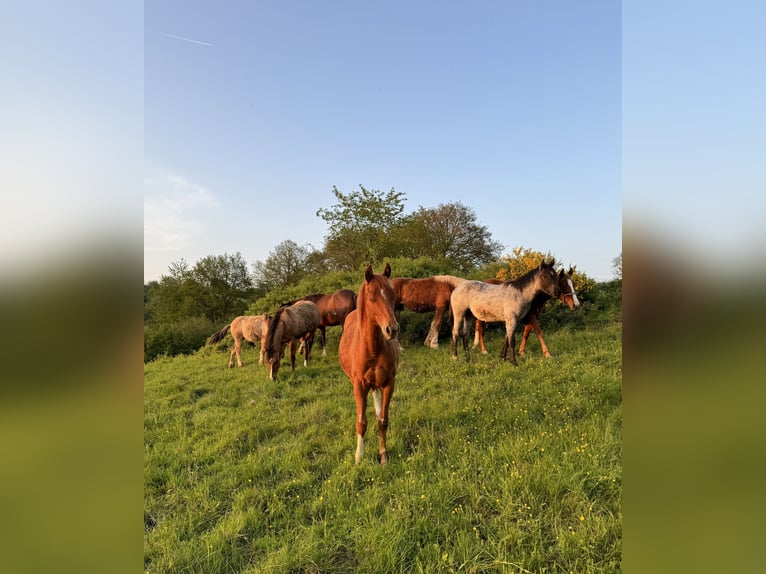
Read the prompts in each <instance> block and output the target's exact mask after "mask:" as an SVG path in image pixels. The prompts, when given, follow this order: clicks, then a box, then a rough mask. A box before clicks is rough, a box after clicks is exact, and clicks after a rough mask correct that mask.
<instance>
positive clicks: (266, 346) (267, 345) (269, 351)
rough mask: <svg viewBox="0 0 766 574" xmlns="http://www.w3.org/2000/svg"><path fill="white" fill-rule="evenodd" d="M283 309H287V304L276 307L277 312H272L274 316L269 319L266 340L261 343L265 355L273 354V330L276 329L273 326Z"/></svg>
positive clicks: (276, 323)
mask: <svg viewBox="0 0 766 574" xmlns="http://www.w3.org/2000/svg"><path fill="white" fill-rule="evenodd" d="M285 309H287V306H282V307H280V308H279V309H277V312H276V313H274V316H273V317H272V318H271V319H270V320H269V332H268V333H267V335H266V342H265V343H264V345H263V347H264V349H265V350H266V354H267V355H272V354H273V349H274V332H275V331H276V329H275V328H274V327H276V326H277V325H278V324H279V320H280V319H281V318H282V313H283V312H284V310H285ZM277 345H279V342H277Z"/></svg>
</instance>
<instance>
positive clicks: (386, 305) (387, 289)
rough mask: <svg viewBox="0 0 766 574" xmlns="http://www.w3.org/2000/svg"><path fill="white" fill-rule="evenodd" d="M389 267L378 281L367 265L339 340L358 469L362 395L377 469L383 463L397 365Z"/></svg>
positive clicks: (364, 420)
mask: <svg viewBox="0 0 766 574" xmlns="http://www.w3.org/2000/svg"><path fill="white" fill-rule="evenodd" d="M389 277H391V266H390V265H389V264H388V263H386V268H385V270H384V271H383V274H381V275H375V274H373V272H372V266H371V265H368V266H367V269H366V270H365V272H364V282H363V283H362V285H361V287H360V288H359V294H358V296H357V307H356V310H355V311H352V312H351V313H349V315H348V317H346V322H345V323H344V325H343V334H341V336H340V346H339V348H338V357H339V359H340V366H341V367H342V368H343V370H344V371H345V373H346V375H348V378H349V379H351V384H352V385H353V386H354V399H355V401H356V455H355V457H354V460H355V462H356V463H357V464H358V463H359V462H361V460H362V456H363V455H364V434H365V432H366V431H367V395H368V394H369V392H370V391H372V397H373V401H374V403H375V416H376V418H377V421H378V432H379V433H380V448H379V453H380V463H381V464H386V463H387V462H388V451H387V450H386V430H387V429H388V406H389V404H390V403H391V397H392V396H393V394H394V379H395V378H396V369H397V366H398V365H399V341H397V340H396V337H397V335H398V334H399V323H398V322H397V320H396V314H395V313H394V288H393V286H392V285H391V281H389Z"/></svg>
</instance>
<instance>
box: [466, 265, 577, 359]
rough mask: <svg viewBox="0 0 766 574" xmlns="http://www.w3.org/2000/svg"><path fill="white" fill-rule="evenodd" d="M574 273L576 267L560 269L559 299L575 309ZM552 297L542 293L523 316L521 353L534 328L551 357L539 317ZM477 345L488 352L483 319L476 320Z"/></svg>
mask: <svg viewBox="0 0 766 574" xmlns="http://www.w3.org/2000/svg"><path fill="white" fill-rule="evenodd" d="M573 274H574V268H573V267H570V268H569V271H564V270H563V269H562V270H561V271H559V280H558V281H559V296H558V300H559V301H561V302H562V303H564V304H565V305H566V306H567V307H569V309H570V310H572V311H574V310H575V309H577V308H578V307H580V300H579V299H578V298H577V293H575V288H574V283H572V275H573ZM485 283H491V284H493V285H500V284H502V283H503V281H502V280H501V279H486V280H485ZM550 300H551V298H550V296H549V295H547V294H546V293H540V294H538V295H537V296H535V298H534V299H533V300H532V304H531V305H530V307H529V312H528V313H527V314H526V315H524V317H522V319H521V321H522V323H523V324H524V333H523V334H522V336H521V344H520V345H519V355H523V354H524V350H525V348H526V346H527V338H528V337H529V333H530V332H532V331H533V330H534V332H535V334H536V335H537V338H538V339H539V341H540V347H541V348H542V351H543V355H544V356H546V357H550V356H551V353H550V351H549V350H548V345H546V344H545V339H543V331H542V329H540V323H539V322H538V319H539V317H540V313H542V310H543V309H544V308H545V304H546V303H547V302H548V301H550ZM477 345H481V352H482V353H484V354H486V353H487V348H486V347H485V346H484V322H483V321H476V337H475V338H474V341H473V346H474V348H476V346H477ZM505 350H506V349H505V346H504V348H503V351H505ZM501 356H502V357H503V358H505V352H503V353H502V355H501Z"/></svg>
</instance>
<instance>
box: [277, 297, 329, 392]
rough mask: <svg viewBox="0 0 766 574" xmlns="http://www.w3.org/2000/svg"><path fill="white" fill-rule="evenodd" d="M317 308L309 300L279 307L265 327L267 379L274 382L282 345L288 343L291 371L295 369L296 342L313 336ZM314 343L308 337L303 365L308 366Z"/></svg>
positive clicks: (283, 346) (317, 317) (316, 325)
mask: <svg viewBox="0 0 766 574" xmlns="http://www.w3.org/2000/svg"><path fill="white" fill-rule="evenodd" d="M319 320H320V319H319V309H318V308H317V306H316V305H314V303H312V302H311V301H298V302H297V303H295V304H293V305H290V306H283V307H280V308H279V309H278V310H277V312H276V313H274V317H272V319H271V321H269V324H268V333H267V334H266V343H265V345H264V350H265V353H266V362H267V363H268V365H269V378H270V379H271V380H272V381H276V380H277V374H278V373H279V363H280V361H281V360H282V355H283V354H284V349H285V345H287V343H290V370H292V371H294V370H295V342H296V341H298V340H299V339H301V338H303V337H306V335H309V334H313V333H314V331H316V329H317V327H319ZM312 344H313V340H312V339H311V338H310V337H309V338H308V339H307V342H306V354H305V356H304V359H303V364H304V365H308V364H309V360H310V359H311V346H312Z"/></svg>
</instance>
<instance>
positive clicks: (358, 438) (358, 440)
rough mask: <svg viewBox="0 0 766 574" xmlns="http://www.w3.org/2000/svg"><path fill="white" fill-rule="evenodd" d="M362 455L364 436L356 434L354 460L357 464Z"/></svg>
mask: <svg viewBox="0 0 766 574" xmlns="http://www.w3.org/2000/svg"><path fill="white" fill-rule="evenodd" d="M362 456H364V438H362V435H360V434H358V435H356V455H355V456H354V462H355V463H356V464H359V463H360V462H361V461H362Z"/></svg>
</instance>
